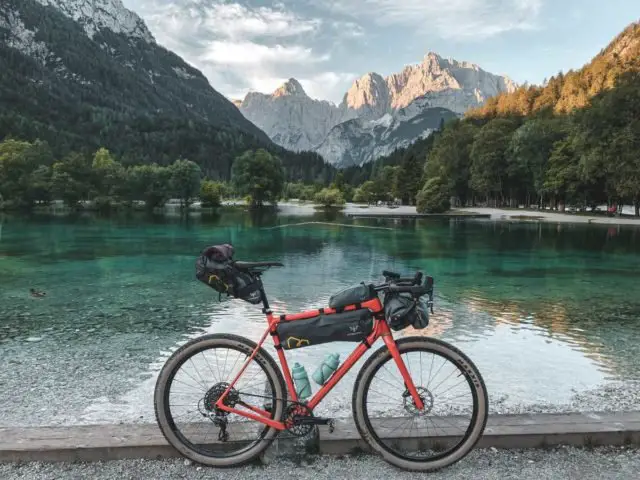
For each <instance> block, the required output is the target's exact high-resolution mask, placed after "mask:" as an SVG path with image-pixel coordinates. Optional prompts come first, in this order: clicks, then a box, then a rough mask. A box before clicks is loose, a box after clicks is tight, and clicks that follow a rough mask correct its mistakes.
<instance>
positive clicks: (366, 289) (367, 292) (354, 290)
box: [329, 283, 378, 309]
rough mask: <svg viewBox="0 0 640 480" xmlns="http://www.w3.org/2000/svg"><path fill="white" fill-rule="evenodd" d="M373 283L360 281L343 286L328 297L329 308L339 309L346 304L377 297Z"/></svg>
mask: <svg viewBox="0 0 640 480" xmlns="http://www.w3.org/2000/svg"><path fill="white" fill-rule="evenodd" d="M377 295H378V294H377V292H376V291H375V289H374V288H373V284H368V285H367V284H364V283H360V284H358V285H354V286H352V287H348V288H345V289H344V290H341V291H339V292H338V293H336V294H335V295H331V297H330V298H329V308H335V309H339V308H342V307H346V306H347V305H355V304H357V303H363V302H366V301H368V300H372V299H374V298H376V297H377Z"/></svg>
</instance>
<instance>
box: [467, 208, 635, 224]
mask: <svg viewBox="0 0 640 480" xmlns="http://www.w3.org/2000/svg"><path fill="white" fill-rule="evenodd" d="M455 211H456V212H467V213H485V214H490V215H491V218H492V219H503V218H504V219H509V218H511V217H517V218H515V220H522V219H525V217H530V218H531V219H532V220H538V221H543V222H555V223H598V224H605V225H640V219H638V218H634V217H603V216H596V215H572V214H569V213H558V212H552V211H549V210H524V209H522V210H503V209H500V208H484V207H477V208H472V207H468V208H456V209H455ZM624 213H625V214H629V215H630V214H632V213H633V212H630V211H628V210H626V209H625V210H624Z"/></svg>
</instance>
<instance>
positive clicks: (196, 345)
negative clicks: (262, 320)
mask: <svg viewBox="0 0 640 480" xmlns="http://www.w3.org/2000/svg"><path fill="white" fill-rule="evenodd" d="M215 347H227V348H231V349H233V350H237V351H240V352H242V353H245V354H247V355H251V353H252V352H253V350H254V349H255V348H256V347H257V344H256V343H255V342H253V341H251V340H249V339H248V338H245V337H241V336H238V335H231V334H212V335H205V336H202V337H199V338H197V339H194V340H192V341H190V342H188V343H186V344H185V345H183V346H182V347H180V348H179V349H178V350H177V351H176V352H174V353H173V355H171V357H169V359H168V360H167V361H166V362H165V364H164V366H163V368H162V370H161V371H160V374H159V376H158V380H157V381H156V387H155V392H154V407H155V414H156V421H157V422H158V426H159V427H160V430H161V432H162V434H163V435H164V437H165V439H166V440H167V442H169V444H170V445H172V446H173V447H174V448H175V449H176V450H177V451H178V452H180V453H181V454H182V455H184V456H185V457H187V458H189V459H191V460H193V461H194V462H197V463H200V464H203V465H207V466H212V467H235V466H240V465H243V464H245V463H247V462H250V461H251V460H253V459H255V458H256V457H257V456H258V455H260V454H261V453H262V452H263V451H264V450H266V449H267V447H269V445H270V444H271V443H272V442H273V440H274V439H275V438H276V436H277V435H278V433H279V431H278V430H277V429H275V428H272V427H267V426H265V431H266V433H264V434H263V437H262V438H261V439H259V440H258V441H257V443H256V445H255V446H253V447H251V448H249V449H248V450H246V451H243V452H241V453H240V454H238V455H232V456H222V457H216V456H210V455H203V454H201V453H199V452H197V451H195V450H194V449H193V448H191V447H189V445H186V444H185V442H184V441H183V440H181V439H180V436H181V435H179V434H178V433H177V432H176V428H175V423H174V422H173V418H172V415H171V412H170V411H169V404H168V397H169V390H168V389H167V386H170V384H171V383H170V382H171V381H172V380H173V377H174V376H175V374H176V373H177V371H178V370H179V368H180V367H181V366H182V365H183V364H184V363H185V362H186V361H187V360H188V359H189V358H191V357H192V356H193V355H195V354H197V353H199V352H202V351H204V350H206V349H208V348H215ZM254 360H255V361H257V362H258V363H259V364H260V366H261V367H262V369H263V371H264V372H265V373H266V375H267V378H268V380H269V381H270V383H271V388H272V389H274V394H275V398H276V399H280V400H276V402H275V411H274V415H273V417H272V418H274V419H277V420H282V418H283V416H284V403H285V402H284V400H282V399H286V398H287V394H286V386H285V381H284V378H283V377H282V373H281V372H280V369H279V368H278V366H277V364H276V362H275V361H274V359H273V357H272V356H271V355H269V354H268V353H267V352H266V351H265V350H264V349H263V348H260V349H259V350H258V352H257V353H256V356H255V357H254Z"/></svg>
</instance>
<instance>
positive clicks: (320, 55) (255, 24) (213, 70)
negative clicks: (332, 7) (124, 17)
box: [127, 0, 362, 98]
mask: <svg viewBox="0 0 640 480" xmlns="http://www.w3.org/2000/svg"><path fill="white" fill-rule="evenodd" d="M127 1H128V2H129V3H130V4H131V3H133V0H127ZM130 6H134V5H130ZM134 8H135V10H136V11H137V12H138V13H139V14H140V15H141V16H142V17H143V19H144V20H145V22H147V24H148V26H149V28H150V29H151V31H152V32H153V34H154V35H155V37H156V39H157V40H158V43H160V44H161V45H163V46H165V47H166V48H168V49H169V50H172V51H174V52H176V53H177V54H178V55H180V56H181V57H183V58H184V59H185V60H186V61H187V62H189V63H190V64H192V65H193V66H195V67H196V68H198V69H200V70H202V72H203V73H204V74H205V75H206V76H207V78H208V79H209V81H210V83H211V84H212V86H213V87H214V88H215V89H216V90H219V91H220V92H221V93H223V94H225V95H227V96H228V97H232V98H237V97H238V95H242V94H243V93H246V92H247V91H249V90H257V91H262V92H271V91H273V90H275V89H276V88H277V87H278V86H279V85H281V84H282V83H283V82H284V81H286V80H287V79H288V78H290V77H292V76H293V77H296V78H298V79H299V80H301V81H302V80H303V79H307V81H312V80H311V79H314V78H316V77H318V75H325V77H323V78H324V80H326V81H327V83H326V87H327V88H326V89H323V88H322V82H320V81H318V82H317V83H312V84H310V85H312V86H311V87H310V92H311V91H313V94H314V96H318V97H322V98H327V97H328V96H329V95H333V93H329V92H330V91H331V89H332V88H333V87H334V83H333V82H332V81H330V80H331V79H332V78H333V77H331V76H330V74H331V73H332V72H330V73H329V74H325V73H323V72H322V66H323V62H327V61H328V60H329V59H330V58H331V52H330V48H331V47H333V46H334V44H328V43H325V42H320V41H318V38H317V35H319V34H321V33H323V32H324V33H326V31H330V32H331V33H332V37H334V38H337V37H338V36H339V35H340V34H342V33H343V32H347V31H348V32H351V34H355V35H357V36H359V35H361V34H362V29H361V28H360V27H359V26H358V25H357V24H356V23H355V22H345V28H343V29H341V30H342V31H341V32H336V31H335V28H336V27H335V25H333V24H332V23H331V22H329V23H326V22H324V21H323V20H321V19H319V18H308V17H303V16H301V15H299V14H296V13H294V12H292V11H289V10H287V9H286V8H285V6H284V5H282V4H273V5H272V6H270V7H265V6H259V7H250V6H247V5H244V4H241V3H237V2H233V1H232V2H224V1H223V0H168V1H167V0H138V1H137V2H135V6H134ZM346 27H348V28H346ZM321 30H322V31H321ZM336 33H337V34H338V35H336ZM344 36H345V38H346V35H344ZM327 75H329V76H327ZM335 75H340V74H335ZM336 81H338V80H336Z"/></svg>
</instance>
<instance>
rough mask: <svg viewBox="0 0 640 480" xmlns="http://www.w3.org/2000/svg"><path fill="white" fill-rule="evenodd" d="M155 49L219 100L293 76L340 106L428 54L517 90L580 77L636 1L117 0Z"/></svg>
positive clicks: (633, 13) (638, 11)
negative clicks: (368, 77) (202, 79)
mask: <svg viewBox="0 0 640 480" xmlns="http://www.w3.org/2000/svg"><path fill="white" fill-rule="evenodd" d="M123 3H124V4H125V6H126V7H127V8H129V9H131V10H133V11H135V12H136V13H138V15H140V16H141V17H142V18H143V19H144V21H145V22H146V24H147V26H148V27H149V29H150V30H151V32H152V33H153V35H154V36H155V37H156V40H157V41H158V43H159V44H161V45H163V46H164V47H166V48H168V49H169V50H172V51H174V52H175V53H177V54H178V55H180V56H181V57H182V58H183V59H184V60H186V61H187V62H188V63H189V64H191V65H193V66H194V67H196V68H198V69H199V70H201V71H202V72H203V73H204V74H205V75H206V76H207V78H208V79H209V82H210V83H211V85H212V86H213V88H215V89H216V90H218V91H219V92H221V93H222V94H224V95H226V96H227V97H229V98H232V99H241V98H243V97H244V95H245V94H246V93H247V92H248V91H259V92H264V93H271V92H272V91H273V90H275V89H276V88H277V87H278V86H280V85H281V84H282V83H283V82H285V81H286V80H287V79H288V78H291V77H294V78H296V79H297V80H299V81H300V83H301V84H302V86H303V87H304V89H305V91H306V92H307V94H308V95H309V96H311V97H313V98H318V99H322V100H329V101H332V102H335V103H339V102H340V101H341V100H342V97H343V95H344V94H345V92H346V91H347V90H348V88H349V86H350V85H351V83H352V82H353V81H354V80H355V79H356V78H359V77H361V76H362V75H364V74H365V73H367V72H377V73H379V74H381V75H389V74H391V73H394V72H398V71H400V70H402V68H403V67H405V66H406V65H409V64H416V63H420V62H421V61H422V58H423V57H424V56H425V55H426V54H427V53H428V52H430V51H433V52H436V53H438V54H439V55H441V56H443V57H445V58H454V59H456V60H459V61H469V62H473V63H476V64H478V65H479V66H480V67H482V68H483V69H484V70H487V71H489V72H492V73H496V74H500V75H507V76H509V77H510V78H512V79H513V80H515V81H516V82H517V83H524V82H529V83H530V84H539V83H541V82H543V80H544V79H545V78H548V77H550V76H552V75H554V74H556V73H558V72H559V71H561V70H562V71H565V72H566V71H567V70H569V69H572V68H573V69H576V68H580V67H581V66H582V65H584V64H585V63H587V62H588V61H589V60H590V59H591V58H592V57H593V56H594V55H596V54H597V53H598V52H599V51H600V50H601V49H602V48H604V47H605V46H606V45H607V44H608V43H609V42H610V41H611V40H612V39H613V37H614V36H615V35H617V34H618V33H619V32H620V31H622V29H623V28H624V27H626V26H627V25H628V24H630V23H631V22H633V21H638V20H640V0H604V1H603V0H281V1H277V2H269V1H263V0H123Z"/></svg>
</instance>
